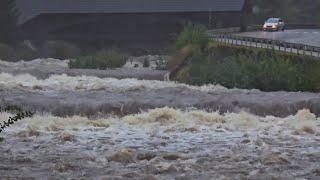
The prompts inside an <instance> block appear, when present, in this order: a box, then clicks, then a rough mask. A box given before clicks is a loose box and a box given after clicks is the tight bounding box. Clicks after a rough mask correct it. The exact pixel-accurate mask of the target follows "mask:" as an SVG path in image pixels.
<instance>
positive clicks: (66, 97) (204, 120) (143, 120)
mask: <svg viewBox="0 0 320 180" xmlns="http://www.w3.org/2000/svg"><path fill="white" fill-rule="evenodd" d="M46 70H47V71H46ZM132 71H134V70H132V69H130V70H129V71H124V70H123V69H120V70H112V72H110V71H96V70H69V69H68V66H67V61H60V60H53V59H38V60H34V61H31V62H17V63H7V62H3V61H0V102H1V104H2V105H19V106H22V107H23V108H25V109H27V110H32V111H35V112H36V115H35V116H34V117H32V118H27V119H24V120H22V121H20V122H18V123H16V124H14V125H13V126H11V127H9V128H7V129H6V130H5V131H4V132H3V133H1V134H0V154H1V161H0V177H1V178H3V179H160V180H161V179H204V180H206V179H319V178H320V163H319V162H320V146H319V144H320V119H319V118H318V116H319V114H320V96H319V94H318V93H303V92H269V93H266V92H261V91H259V90H242V89H226V88H224V87H222V86H220V85H206V86H201V87H199V86H190V85H186V84H180V83H176V82H166V81H159V80H161V79H162V77H163V76H164V75H165V74H166V72H162V71H161V72H160V71H156V72H155V74H157V73H158V74H157V75H155V74H152V73H151V70H142V71H141V72H134V73H132V75H131V74H130V73H131V72H132ZM135 71H136V70H135ZM123 72H124V75H123V74H122V73H123ZM148 73H150V74H149V75H146V74H148ZM119 74H120V75H119ZM144 76H146V77H147V78H145V79H144V78H143V77H144ZM9 116H12V114H9V113H7V112H2V113H1V114H0V122H2V121H4V120H6V119H8V117H9ZM1 178H0V179H1Z"/></svg>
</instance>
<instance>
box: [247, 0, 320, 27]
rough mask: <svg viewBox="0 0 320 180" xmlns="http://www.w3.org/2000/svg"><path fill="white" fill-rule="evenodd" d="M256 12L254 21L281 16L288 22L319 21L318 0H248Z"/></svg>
mask: <svg viewBox="0 0 320 180" xmlns="http://www.w3.org/2000/svg"><path fill="white" fill-rule="evenodd" d="M250 1H251V4H253V6H254V7H256V8H258V12H256V14H255V15H254V18H255V21H256V22H255V23H262V22H263V21H264V20H265V19H266V18H269V17H271V16H273V17H282V18H283V19H285V20H286V21H288V22H290V23H319V21H320V11H319V8H320V1H319V0H268V1H266V0H250Z"/></svg>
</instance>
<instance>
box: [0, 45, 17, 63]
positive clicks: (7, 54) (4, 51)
mask: <svg viewBox="0 0 320 180" xmlns="http://www.w3.org/2000/svg"><path fill="white" fill-rule="evenodd" d="M0 59H1V60H5V61H14V60H15V59H16V54H15V51H14V48H12V47H11V46H9V45H7V44H4V43H0Z"/></svg>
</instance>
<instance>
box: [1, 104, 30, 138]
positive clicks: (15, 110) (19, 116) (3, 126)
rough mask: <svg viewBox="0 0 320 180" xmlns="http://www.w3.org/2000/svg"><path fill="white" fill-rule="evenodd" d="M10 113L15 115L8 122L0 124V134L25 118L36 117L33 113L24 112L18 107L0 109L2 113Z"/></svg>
mask: <svg viewBox="0 0 320 180" xmlns="http://www.w3.org/2000/svg"><path fill="white" fill-rule="evenodd" d="M4 111H5V112H10V113H13V114H15V115H14V116H12V117H9V119H8V120H7V121H4V122H0V133H2V132H3V131H4V130H5V129H6V128H8V127H10V126H11V125H13V124H14V123H15V122H18V121H19V120H22V119H24V118H28V117H32V116H33V115H34V113H33V112H31V111H24V110H23V109H21V108H20V107H18V106H5V107H0V112H4Z"/></svg>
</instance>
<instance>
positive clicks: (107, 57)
mask: <svg viewBox="0 0 320 180" xmlns="http://www.w3.org/2000/svg"><path fill="white" fill-rule="evenodd" d="M126 60H127V56H126V55H124V54H122V53H121V52H120V51H119V50H118V49H115V48H112V49H109V50H101V51H99V52H97V53H95V54H93V55H90V56H84V57H80V58H76V59H73V60H71V61H70V63H69V67H70V68H88V69H108V68H118V67H122V66H123V65H124V64H125V63H126Z"/></svg>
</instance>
